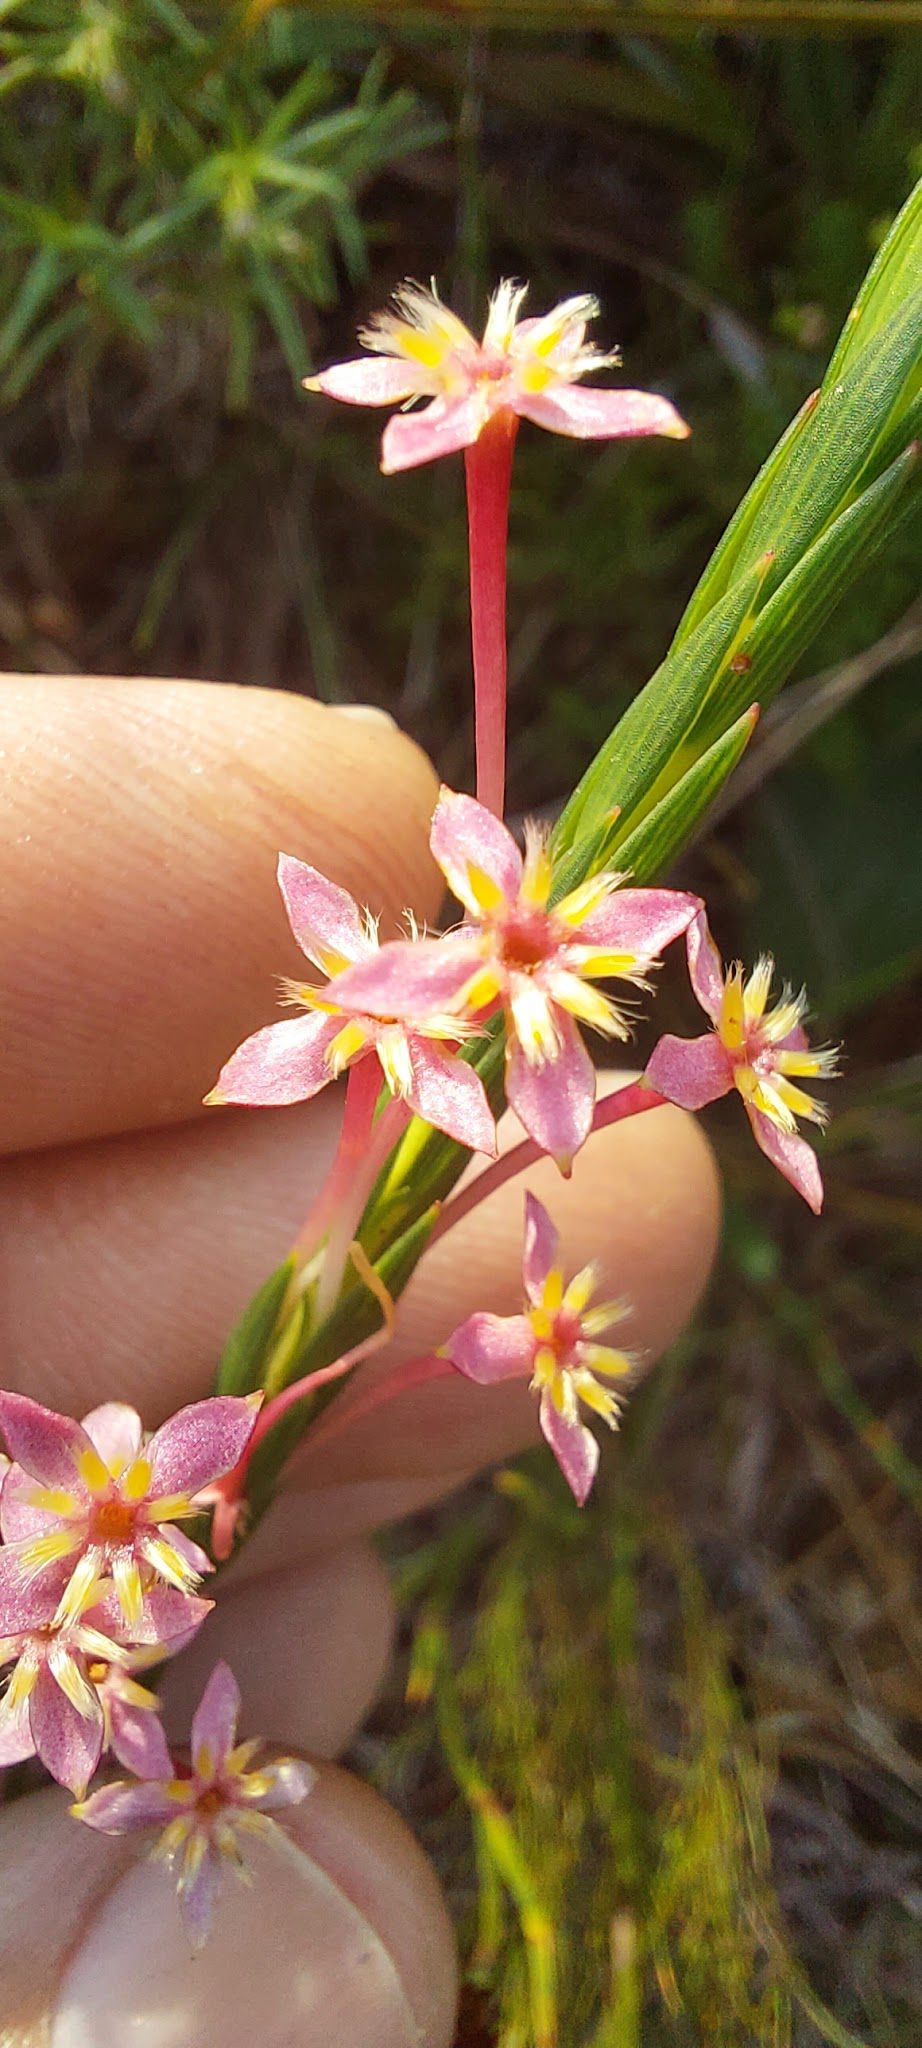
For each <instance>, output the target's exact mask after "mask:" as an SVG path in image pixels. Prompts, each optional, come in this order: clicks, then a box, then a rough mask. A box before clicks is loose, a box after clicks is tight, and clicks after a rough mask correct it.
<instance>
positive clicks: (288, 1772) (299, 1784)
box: [247, 1756, 317, 1813]
mask: <svg viewBox="0 0 922 2048" xmlns="http://www.w3.org/2000/svg"><path fill="white" fill-rule="evenodd" d="M259 1775H260V1777H261V1778H269V1779H271V1781H272V1782H271V1784H270V1787H269V1790H268V1792H262V1793H260V1796H259V1798H258V1799H248V1800H247V1805H248V1806H252V1807H254V1808H255V1810H256V1812H257V1813H280V1812H281V1810H282V1808H283V1807H285V1806H300V1804H301V1801H302V1799H306V1798H307V1795H308V1793H309V1792H310V1791H311V1790H312V1789H313V1787H314V1785H315V1784H316V1782H317V1773H316V1771H315V1770H312V1768H311V1766H310V1764H303V1763H300V1762H299V1761H298V1760H297V1759H296V1758H294V1757H291V1756H283V1757H280V1758H279V1760H278V1763H275V1764H264V1765H263V1766H262V1768H261V1770H260V1773H259Z"/></svg>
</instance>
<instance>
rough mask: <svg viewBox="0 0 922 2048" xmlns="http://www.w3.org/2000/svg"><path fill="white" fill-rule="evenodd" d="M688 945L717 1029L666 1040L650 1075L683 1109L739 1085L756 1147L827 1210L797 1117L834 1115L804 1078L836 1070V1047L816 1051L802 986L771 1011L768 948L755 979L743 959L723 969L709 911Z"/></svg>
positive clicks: (692, 929)
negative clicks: (805, 1086) (745, 971)
mask: <svg viewBox="0 0 922 2048" xmlns="http://www.w3.org/2000/svg"><path fill="white" fill-rule="evenodd" d="M687 945H688V966H689V972H690V974H691V980H692V987H693V988H694V991H695V994H696V996H697V998H698V1001H699V1003H700V1004H701V1007H702V1009H703V1010H705V1011H706V1012H707V1015H708V1016H709V1017H710V1019H711V1022H712V1024H713V1026H714V1029H713V1031H706V1032H705V1033H704V1036H703V1038H672V1037H667V1038H661V1039H660V1042H659V1044H658V1046H656V1048H655V1050H654V1053H653V1057H652V1059H651V1060H650V1063H649V1065H648V1067H647V1071H646V1077H645V1078H646V1079H647V1080H648V1081H649V1083H650V1086H651V1088H656V1089H657V1090H658V1092H659V1094H660V1095H665V1096H667V1097H668V1099H669V1101H670V1102H677V1103H679V1104H680V1105H681V1107H682V1108H683V1109H703V1108H704V1106H705V1103H708V1102H715V1101H716V1099H717V1097H718V1096H719V1095H727V1094H728V1093H729V1091H730V1089H731V1088H737V1089H738V1090H739V1092H740V1094H741V1096H742V1098H743V1101H744V1103H745V1105H746V1114H747V1116H748V1118H749V1121H750V1123H751V1125H752V1129H753V1135H754V1137H755V1140H756V1143H757V1144H758V1145H760V1146H761V1148H762V1151H763V1152H764V1153H765V1154H766V1156H767V1158H769V1159H770V1160H771V1161H772V1164H773V1165H774V1166H777V1167H778V1169H779V1172H781V1173H783V1174H784V1177H785V1179H786V1180H789V1181H790V1182H791V1185H792V1187H795V1188H796V1189H797V1192H798V1194H801V1195H803V1198H804V1201H805V1202H808V1203H809V1205H810V1207H811V1209H812V1210H813V1211H814V1212H815V1214H816V1215H819V1212H820V1210H821V1208H822V1206H823V1183H822V1180H821V1178H820V1170H819V1167H818V1165H817V1162H816V1155H815V1153H814V1152H813V1150H812V1147H811V1146H809V1145H808V1144H807V1141H806V1139H805V1138H801V1137H799V1136H798V1134H797V1118H798V1117H799V1116H800V1117H807V1118H809V1120H810V1122H811V1123H815V1124H822V1123H824V1122H825V1120H826V1112H825V1110H824V1108H823V1107H822V1105H821V1104H820V1103H818V1102H815V1101H814V1100H813V1097H812V1096H811V1095H807V1094H806V1093H805V1091H804V1090H803V1089H802V1088H799V1087H798V1086H797V1080H798V1079H813V1078H818V1077H819V1076H821V1075H825V1074H834V1073H835V1071H836V1052H835V1049H834V1048H831V1047H820V1048H818V1049H817V1050H815V1051H811V1049H810V1046H809V1044H808V1042H807V1038H806V1034H805V1032H804V1031H803V1029H802V1019H803V1017H804V1014H805V1011H806V1007H807V1003H806V996H805V994H804V992H803V991H801V993H800V995H798V996H795V995H792V994H791V991H790V989H788V988H785V989H784V990H783V991H782V994H781V1000H780V1002H778V1003H776V1005H775V1007H774V1009H772V1010H769V1009H768V1008H767V1007H766V1006H767V1003H768V997H769V991H770V989H771V985H772V976H773V974H774V970H775V963H774V961H773V960H772V958H771V956H770V954H768V953H765V954H763V956H762V958H761V959H760V960H757V962H756V965H755V967H754V968H753V971H752V973H751V974H750V976H749V979H748V981H744V980H743V970H742V967H740V966H739V965H737V966H735V967H731V969H730V972H729V974H726V975H725V974H724V969H723V963H722V961H721V958H720V954H719V953H718V951H717V947H716V946H715V944H714V941H713V939H712V937H711V934H710V932H709V930H708V923H707V918H706V917H705V915H704V913H703V911H702V912H701V913H700V914H699V916H698V917H696V918H695V920H694V923H693V924H691V925H689V928H688V934H687Z"/></svg>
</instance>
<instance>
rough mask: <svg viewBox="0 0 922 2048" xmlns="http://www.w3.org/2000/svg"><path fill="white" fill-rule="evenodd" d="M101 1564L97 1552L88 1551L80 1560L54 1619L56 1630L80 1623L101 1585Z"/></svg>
mask: <svg viewBox="0 0 922 2048" xmlns="http://www.w3.org/2000/svg"><path fill="white" fill-rule="evenodd" d="M101 1562H102V1560H101V1558H100V1555H99V1552H98V1551H95V1550H88V1551H86V1552H85V1553H84V1555H83V1557H81V1558H80V1560H79V1562H78V1564H77V1565H76V1566H75V1567H74V1570H73V1572H72V1574H71V1577H70V1580H69V1582H68V1584H67V1586H66V1587H65V1589H64V1592H63V1594H62V1596H61V1599H60V1601H59V1602H58V1609H57V1613H56V1615H55V1617H54V1625H55V1627H56V1628H60V1627H62V1626H66V1625H67V1624H68V1623H70V1622H74V1621H79V1619H80V1616H81V1614H82V1613H83V1611H84V1608H86V1607H89V1606H90V1604H91V1602H92V1601H93V1599H94V1598H95V1595H96V1590H97V1587H98V1585H99V1578H100V1569H99V1568H100V1564H101Z"/></svg>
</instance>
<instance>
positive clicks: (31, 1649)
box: [0, 1566, 211, 1797]
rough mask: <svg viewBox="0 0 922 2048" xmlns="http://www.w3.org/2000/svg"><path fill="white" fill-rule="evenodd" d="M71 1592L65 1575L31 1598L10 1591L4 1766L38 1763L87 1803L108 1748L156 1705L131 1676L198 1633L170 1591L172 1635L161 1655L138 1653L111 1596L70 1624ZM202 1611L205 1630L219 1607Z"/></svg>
mask: <svg viewBox="0 0 922 2048" xmlns="http://www.w3.org/2000/svg"><path fill="white" fill-rule="evenodd" d="M65 1588H66V1576H65V1574H64V1573H63V1572H62V1569H61V1567H60V1566H58V1567H57V1568H56V1570H54V1571H52V1572H45V1573H43V1574H42V1577H41V1579H40V1580H37V1581H35V1582H34V1583H33V1584H32V1585H31V1586H30V1587H29V1588H28V1589H23V1588H21V1587H20V1588H19V1589H14V1588H13V1587H12V1586H11V1585H10V1584H9V1583H7V1584H6V1586H5V1587H3V1588H2V1590H0V1667H2V1666H3V1665H6V1664H12V1665H13V1670H12V1672H11V1674H10V1677H9V1680H8V1683H7V1686H6V1690H5V1692H4V1695H3V1699H2V1702H0V1764H4V1765H5V1764H10V1763H18V1762H19V1761H20V1760H21V1759H22V1758H24V1757H27V1756H32V1755H37V1756H38V1757H39V1758H40V1759H41V1761H42V1763H43V1764H44V1766H45V1769H46V1770H47V1771H50V1773H51V1776H52V1777H53V1778H56V1779H57V1781H58V1784H59V1785H66V1786H67V1787H68V1789H69V1790H70V1791H71V1792H73V1793H75V1794H76V1795H77V1796H78V1797H79V1796H82V1794H83V1793H84V1792H85V1791H86V1788H87V1785H88V1784H89V1781H90V1779H91V1777H92V1775H93V1772H94V1771H95V1769H96V1766H97V1764H98V1762H99V1759H100V1756H101V1755H102V1752H103V1748H104V1746H105V1745H106V1743H107V1742H109V1741H111V1740H112V1739H113V1735H114V1734H118V1735H119V1736H120V1735H121V1732H122V1730H123V1728H124V1727H125V1726H126V1725H127V1719H128V1718H129V1717H130V1716H132V1715H133V1714H134V1713H135V1712H136V1711H137V1709H138V1706H139V1704H141V1703H146V1701H147V1699H148V1698H149V1697H150V1696H149V1695H147V1694H146V1693H144V1692H143V1690H142V1688H141V1687H140V1686H137V1685H136V1684H135V1682H134V1681H133V1680H132V1679H131V1678H130V1677H129V1669H130V1666H131V1664H132V1662H133V1660H134V1658H135V1657H136V1656H141V1657H147V1656H150V1657H151V1659H153V1658H155V1657H163V1656H165V1655H166V1654H167V1651H168V1649H176V1648H178V1647H179V1641H180V1639H181V1640H183V1641H188V1639H189V1635H190V1633H194V1631H190V1628H189V1613H188V1610H189V1604H190V1603H189V1601H188V1599H187V1598H186V1597H185V1596H183V1595H180V1594H178V1593H175V1592H165V1591H164V1592H163V1593H162V1595H161V1599H160V1602H159V1626H160V1628H161V1629H162V1631H163V1634H162V1636H161V1637H160V1638H159V1639H158V1642H157V1645H156V1647H151V1648H150V1649H149V1650H147V1651H141V1652H133V1651H132V1650H131V1649H130V1648H129V1647H128V1645H127V1641H126V1631H125V1626H124V1621H123V1618H122V1616H121V1612H120V1609H119V1607H118V1603H117V1601H116V1600H115V1598H114V1595H113V1594H112V1593H111V1591H110V1593H109V1595H108V1597H107V1598H106V1599H104V1600H102V1601H100V1602H99V1603H98V1604H97V1605H95V1606H93V1607H91V1608H89V1609H88V1610H87V1611H86V1612H85V1613H83V1614H81V1615H80V1616H79V1617H78V1618H76V1619H67V1618H62V1613H61V1604H62V1596H63V1594H64V1592H65ZM194 1606H195V1607H196V1608H197V1609H198V1610H199V1612H198V1615H197V1618H196V1626H197V1625H198V1623H200V1622H201V1621H202V1620H204V1617H205V1615H206V1614H207V1613H208V1612H209V1609H210V1606H211V1602H210V1601H207V1600H197V1601H195V1602H194ZM26 1616H28V1621H26V1619H25V1617H26ZM115 1674H118V1675H117V1676H116V1675H115ZM116 1702H118V1704H116Z"/></svg>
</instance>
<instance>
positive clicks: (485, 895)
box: [467, 860, 506, 917]
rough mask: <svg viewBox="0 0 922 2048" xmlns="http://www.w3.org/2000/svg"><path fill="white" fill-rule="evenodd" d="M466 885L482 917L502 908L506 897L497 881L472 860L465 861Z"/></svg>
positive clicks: (490, 915) (491, 914)
mask: <svg viewBox="0 0 922 2048" xmlns="http://www.w3.org/2000/svg"><path fill="white" fill-rule="evenodd" d="M467 885H468V888H469V890H470V892H471V895H472V896H473V898H474V902H475V903H476V905H477V908H478V910H479V911H482V913H483V915H484V917H492V916H493V914H494V913H495V912H496V911H497V910H502V909H504V907H505V902H506V898H505V895H504V893H503V891H502V889H501V888H500V885H499V883H498V882H494V880H493V877H492V875H488V874H487V872H486V869H485V868H479V867H477V865H476V863H475V862H474V861H472V860H469V861H468V863H467Z"/></svg>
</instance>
